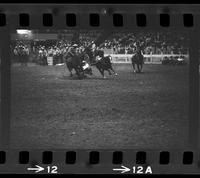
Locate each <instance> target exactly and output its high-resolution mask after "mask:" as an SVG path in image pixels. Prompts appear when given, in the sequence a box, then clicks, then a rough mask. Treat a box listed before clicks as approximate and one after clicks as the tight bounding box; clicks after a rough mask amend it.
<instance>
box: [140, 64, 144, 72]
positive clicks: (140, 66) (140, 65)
mask: <svg viewBox="0 0 200 178" xmlns="http://www.w3.org/2000/svg"><path fill="white" fill-rule="evenodd" d="M142 67H143V65H142V64H140V72H142Z"/></svg>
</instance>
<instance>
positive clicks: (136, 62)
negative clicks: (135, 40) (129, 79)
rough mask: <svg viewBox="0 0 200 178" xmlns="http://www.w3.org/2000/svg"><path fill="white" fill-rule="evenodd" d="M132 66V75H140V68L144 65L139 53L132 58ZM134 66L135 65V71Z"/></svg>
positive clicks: (142, 57)
mask: <svg viewBox="0 0 200 178" xmlns="http://www.w3.org/2000/svg"><path fill="white" fill-rule="evenodd" d="M131 61H132V66H133V72H134V73H136V72H137V73H141V71H142V67H143V64H144V56H143V55H142V53H141V51H139V52H136V53H135V54H134V55H133V56H132V57H131ZM135 65H137V71H136V70H135Z"/></svg>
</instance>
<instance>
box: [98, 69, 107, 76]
mask: <svg viewBox="0 0 200 178" xmlns="http://www.w3.org/2000/svg"><path fill="white" fill-rule="evenodd" d="M98 69H99V72H100V73H101V75H102V76H103V78H106V77H105V76H104V69H101V68H98Z"/></svg>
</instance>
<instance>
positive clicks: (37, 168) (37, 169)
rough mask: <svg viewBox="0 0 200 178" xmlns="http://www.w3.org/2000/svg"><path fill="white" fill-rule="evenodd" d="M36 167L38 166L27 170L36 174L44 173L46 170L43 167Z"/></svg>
mask: <svg viewBox="0 0 200 178" xmlns="http://www.w3.org/2000/svg"><path fill="white" fill-rule="evenodd" d="M35 166H36V167H35V168H27V170H28V171H35V173H38V172H41V171H44V168H43V167H41V166H38V165H35Z"/></svg>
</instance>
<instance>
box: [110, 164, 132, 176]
mask: <svg viewBox="0 0 200 178" xmlns="http://www.w3.org/2000/svg"><path fill="white" fill-rule="evenodd" d="M113 171H122V172H121V173H122V174H123V173H125V172H129V171H130V169H129V168H128V167H126V166H121V168H114V169H113Z"/></svg>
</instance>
